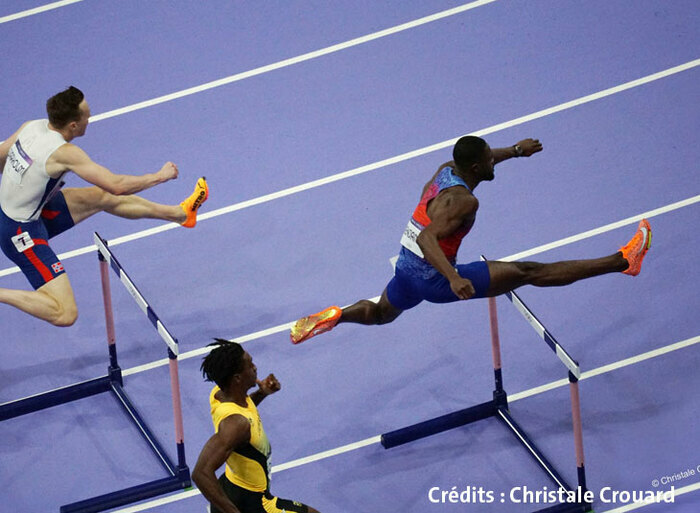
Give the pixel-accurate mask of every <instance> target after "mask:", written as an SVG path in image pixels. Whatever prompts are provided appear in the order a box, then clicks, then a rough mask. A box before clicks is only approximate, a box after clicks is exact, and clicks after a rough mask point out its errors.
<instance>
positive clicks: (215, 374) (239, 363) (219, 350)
mask: <svg viewBox="0 0 700 513" xmlns="http://www.w3.org/2000/svg"><path fill="white" fill-rule="evenodd" d="M207 347H214V349H212V350H211V351H210V352H209V354H208V355H207V356H205V357H204V359H203V360H202V365H201V366H200V370H201V371H202V376H203V377H204V379H206V380H207V381H213V382H214V383H216V384H217V385H218V386H219V388H222V389H223V388H225V387H226V386H228V384H229V383H230V382H231V378H232V377H233V375H234V374H238V373H239V372H241V371H242V370H243V354H244V353H245V351H243V347H242V346H241V345H240V344H239V343H237V342H231V341H229V340H225V339H222V338H215V339H214V342H212V343H211V344H209V345H208V346H207Z"/></svg>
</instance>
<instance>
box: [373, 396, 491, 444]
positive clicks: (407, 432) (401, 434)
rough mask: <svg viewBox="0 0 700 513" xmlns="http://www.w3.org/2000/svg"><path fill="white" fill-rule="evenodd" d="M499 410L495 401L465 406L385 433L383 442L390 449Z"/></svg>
mask: <svg viewBox="0 0 700 513" xmlns="http://www.w3.org/2000/svg"><path fill="white" fill-rule="evenodd" d="M497 410H498V406H497V404H496V402H495V401H488V402H485V403H482V404H477V405H476V406H472V407H470V408H465V409H464V410H459V411H455V412H452V413H448V414H447V415H443V416H441V417H436V418H434V419H430V420H426V421H424V422H419V423H418V424H414V425H412V426H408V427H405V428H401V429H397V430H395V431H390V432H389V433H384V434H383V435H382V436H381V443H382V446H383V447H384V448H385V449H390V448H392V447H396V446H398V445H403V444H406V443H409V442H413V441H415V440H419V439H421V438H425V437H427V436H430V435H435V434H437V433H442V432H443V431H448V430H450V429H454V428H457V427H460V426H464V425H466V424H470V423H472V422H476V421H477V420H483V419H487V418H489V417H493V416H494V415H495V414H496V411H497Z"/></svg>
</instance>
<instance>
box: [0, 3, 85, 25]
mask: <svg viewBox="0 0 700 513" xmlns="http://www.w3.org/2000/svg"><path fill="white" fill-rule="evenodd" d="M82 1H83V0H61V1H60V2H53V3H50V4H46V5H41V6H39V7H34V8H33V9H27V10H26V11H20V12H17V13H15V14H8V15H7V16H3V17H2V18H0V25H1V24H3V23H7V22H9V21H14V20H19V19H21V18H26V17H27V16H33V15H34V14H40V13H42V12H46V11H51V10H53V9H58V8H59V7H64V6H66V5H70V4H76V3H78V2H82Z"/></svg>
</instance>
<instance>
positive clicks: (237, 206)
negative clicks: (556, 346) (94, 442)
mask: <svg viewBox="0 0 700 513" xmlns="http://www.w3.org/2000/svg"><path fill="white" fill-rule="evenodd" d="M699 65H700V59H696V60H694V61H690V62H687V63H685V64H683V65H681V66H675V67H673V68H669V69H666V70H664V71H660V72H658V73H654V74H652V75H648V76H646V77H643V78H640V79H638V80H633V81H631V82H626V83H625V84H621V85H619V86H615V87H611V88H609V89H605V90H603V91H599V92H597V93H594V94H591V95H588V96H583V97H581V98H578V99H576V100H572V101H569V102H565V103H562V104H560V105H557V106H555V107H550V108H548V109H544V110H541V111H538V112H535V113H533V114H529V115H527V116H522V117H519V118H516V119H513V120H510V121H506V122H504V123H499V124H497V125H493V126H491V127H488V128H484V129H482V130H478V131H476V132H472V134H473V135H477V136H484V135H488V134H491V133H494V132H497V131H499V130H505V129H507V128H511V127H513V126H516V125H520V124H522V123H526V122H528V121H532V120H533V119H538V118H541V117H544V116H548V115H550V114H554V113H557V112H561V111H562V110H566V109H570V108H573V107H576V106H578V105H582V104H584V103H588V102H591V101H594V100H598V99H601V98H604V97H606V96H610V95H612V94H617V93H619V92H622V91H626V90H628V89H631V88H633V87H638V86H640V85H643V84H647V83H649V82H652V81H655V80H659V79H661V78H665V77H668V76H670V75H673V74H675V73H680V72H682V71H686V70H689V69H692V68H694V67H696V66H699ZM461 135H463V134H460V135H459V136H458V137H455V138H452V139H449V140H447V141H443V142H440V143H436V144H432V145H430V146H425V147H423V148H419V149H417V150H413V151H410V152H407V153H403V154H401V155H397V156H395V157H391V158H388V159H384V160H380V161H378V162H374V163H372V164H367V165H365V166H361V167H358V168H355V169H351V170H349V171H344V172H342V173H337V174H334V175H330V176H327V177H325V178H320V179H318V180H313V181H311V182H306V183H304V184H301V185H297V186H294V187H289V188H287V189H283V190H281V191H277V192H273V193H270V194H266V195H263V196H259V197H257V198H253V199H250V200H246V201H242V202H240V203H234V204H233V205H229V206H227V207H223V208H219V209H217V210H212V211H210V212H205V213H203V214H201V215H200V216H199V217H198V220H199V221H206V220H207V219H212V218H215V217H218V216H221V215H224V214H229V213H231V212H236V211H238V210H243V209H245V208H249V207H253V206H256V205H260V204H262V203H267V202H269V201H273V200H276V199H280V198H283V197H285V196H291V195H292V194H296V193H299V192H304V191H307V190H310V189H314V188H316V187H320V186H322V185H326V184H329V183H333V182H338V181H340V180H345V179H346V178H351V177H353V176H357V175H361V174H363V173H368V172H370V171H376V170H377V169H381V168H384V167H387V166H390V165H393V164H396V163H399V162H403V161H405V160H409V159H412V158H416V157H420V156H422V155H425V154H428V153H431V152H434V151H437V150H441V149H444V148H448V147H450V146H453V145H454V143H455V142H456V141H457V139H459V137H461ZM699 198H700V195H698V196H695V197H693V198H688V199H686V200H683V202H687V204H692V203H695V202H697V201H698V199H699ZM683 202H680V203H683ZM680 203H678V204H677V203H674V204H672V205H669V206H667V207H661V209H666V208H670V209H671V210H673V209H675V208H681V206H686V204H682V205H680ZM675 205H680V206H675ZM661 209H660V210H659V213H663V212H661ZM651 212H656V211H651ZM640 215H649V216H651V214H649V213H645V214H640ZM655 215H658V214H655ZM630 222H631V221H630ZM618 223H622V224H621V225H620V226H624V225H625V224H629V222H628V220H623V221H618ZM175 228H179V225H178V224H176V223H165V224H163V225H160V226H156V227H154V228H149V229H147V230H142V231H139V232H135V233H132V234H129V235H125V236H123V237H118V238H116V239H113V240H110V241H109V243H110V246H118V245H119V244H123V243H125V242H131V241H134V240H138V239H141V238H144V237H149V236H151V235H156V234H158V233H163V232H166V231H169V230H173V229H175ZM611 229H612V228H611ZM562 240H566V239H562ZM571 242H573V241H571ZM568 243H569V242H562V241H557V242H553V243H552V244H558V245H562V244H568ZM553 247H558V246H553ZM95 249H96V248H95V246H94V245H91V246H85V247H83V248H79V249H75V250H72V251H68V252H66V253H61V254H60V255H58V257H59V258H60V259H61V260H67V259H69V258H73V257H76V256H79V255H83V254H85V253H90V252H93V251H95ZM550 249H551V248H550ZM530 251H533V250H530ZM523 256H529V255H525V254H523V255H522V256H518V257H517V258H523ZM18 272H19V268H18V267H17V266H14V267H9V268H6V269H2V270H0V277H2V276H7V275H8V274H14V273H18Z"/></svg>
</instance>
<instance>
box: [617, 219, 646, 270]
mask: <svg viewBox="0 0 700 513" xmlns="http://www.w3.org/2000/svg"><path fill="white" fill-rule="evenodd" d="M650 247H651V226H650V225H649V221H647V220H646V219H642V220H641V221H639V226H638V227H637V233H635V234H634V237H632V239H631V240H630V241H629V242H628V243H627V244H626V245H624V246H622V247H621V248H620V251H621V252H622V256H623V257H624V258H625V260H627V262H628V263H629V267H628V268H627V269H625V270H624V271H622V272H623V273H625V274H629V275H630V276H637V275H638V274H639V271H641V270H642V260H644V257H645V256H646V254H647V251H649V248H650Z"/></svg>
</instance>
